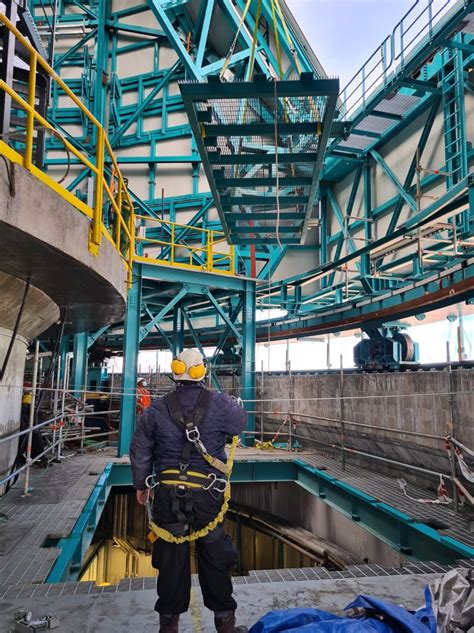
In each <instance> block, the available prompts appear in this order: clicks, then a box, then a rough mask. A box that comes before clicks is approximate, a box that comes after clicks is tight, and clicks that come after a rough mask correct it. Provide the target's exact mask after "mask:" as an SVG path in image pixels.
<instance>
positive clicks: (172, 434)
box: [130, 383, 247, 490]
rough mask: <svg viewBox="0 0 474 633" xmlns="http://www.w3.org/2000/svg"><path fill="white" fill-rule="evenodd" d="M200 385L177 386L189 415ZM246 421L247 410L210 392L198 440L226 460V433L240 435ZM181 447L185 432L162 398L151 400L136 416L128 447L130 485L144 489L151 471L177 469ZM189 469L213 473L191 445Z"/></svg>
mask: <svg viewBox="0 0 474 633" xmlns="http://www.w3.org/2000/svg"><path fill="white" fill-rule="evenodd" d="M202 388H203V387H202V385H201V384H199V383H197V384H191V385H178V386H177V388H176V394H177V396H178V399H179V402H180V404H181V407H182V409H183V412H184V413H185V414H186V413H187V414H190V413H191V412H192V411H193V410H194V408H195V406H196V403H197V400H198V397H199V394H200V393H201V389H202ZM246 424H247V413H246V412H245V411H244V409H243V408H242V407H241V405H240V404H239V403H238V402H237V400H236V399H235V398H232V397H231V396H228V395H227V394H225V393H220V392H218V391H213V392H212V393H211V398H210V401H209V407H208V409H207V412H206V415H205V416H204V418H203V420H202V421H201V423H200V425H199V432H200V434H201V440H202V442H203V444H204V446H205V447H206V449H207V451H208V453H210V455H212V456H213V457H217V458H218V459H220V460H221V461H224V462H225V461H226V454H225V450H224V447H225V440H226V436H228V435H239V433H241V432H242V431H243V430H244V428H245V425H246ZM183 446H184V433H183V431H182V430H181V429H180V428H178V426H177V425H176V423H175V422H173V420H172V419H171V417H170V414H169V412H168V407H167V406H166V403H165V400H164V398H158V399H156V400H154V401H153V403H152V404H151V406H150V407H148V409H145V411H144V412H143V413H142V415H141V416H140V417H139V418H138V422H137V427H136V429H135V433H134V435H133V439H132V444H131V446H130V461H131V464H132V475H133V485H134V487H135V488H136V489H137V490H144V489H145V479H146V478H147V477H148V475H151V474H152V473H153V472H159V471H160V470H164V469H166V468H177V466H178V464H179V458H180V457H181V452H182V450H183ZM190 469H191V470H198V471H200V472H204V473H211V472H215V473H216V474H218V475H219V476H222V475H221V474H220V473H219V472H218V471H216V470H215V469H213V468H212V467H211V466H209V464H208V463H207V462H206V461H205V460H204V459H203V458H202V457H201V455H200V454H199V453H198V451H197V450H196V449H195V448H193V450H192V452H191V460H190Z"/></svg>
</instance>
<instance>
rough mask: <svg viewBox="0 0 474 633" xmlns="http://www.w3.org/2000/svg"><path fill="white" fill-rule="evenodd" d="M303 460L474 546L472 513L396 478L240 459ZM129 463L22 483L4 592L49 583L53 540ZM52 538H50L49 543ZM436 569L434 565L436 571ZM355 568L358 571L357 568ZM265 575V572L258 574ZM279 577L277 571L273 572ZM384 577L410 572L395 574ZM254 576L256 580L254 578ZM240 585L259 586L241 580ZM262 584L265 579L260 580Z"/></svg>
mask: <svg viewBox="0 0 474 633" xmlns="http://www.w3.org/2000/svg"><path fill="white" fill-rule="evenodd" d="M295 458H297V459H300V460H302V461H304V462H306V463H307V464H310V465H311V466H313V467H314V468H318V469H323V470H324V471H325V472H327V473H329V474H331V475H333V476H334V477H336V478H337V479H339V480H340V481H344V482H346V483H348V484H350V485H351V486H353V487H354V488H358V489H359V490H362V491H363V492H365V493H366V494H369V495H371V496H374V497H376V498H377V499H379V500H380V501H382V502H384V503H387V504H389V505H391V506H392V507H393V508H395V509H397V510H399V511H400V512H403V513H405V514H408V515H409V516H411V517H413V518H414V519H415V520H416V521H420V522H426V521H430V520H432V519H437V520H440V521H442V522H444V523H446V524H448V525H450V526H451V527H450V528H449V529H447V530H442V531H440V533H442V534H443V535H447V536H450V537H452V538H454V539H457V540H458V541H460V542H462V543H464V544H465V545H468V546H470V547H474V532H473V531H472V525H473V524H472V517H471V516H470V515H468V514H467V513H464V514H456V513H454V512H453V511H452V510H450V509H449V508H446V507H444V506H443V507H438V506H436V507H430V506H422V505H421V504H420V505H418V504H416V503H414V502H412V501H410V500H409V499H407V498H406V497H404V496H403V494H402V493H401V491H400V489H399V488H398V486H397V483H396V481H395V480H394V479H392V478H390V477H386V476H384V475H379V474H377V473H374V472H371V471H367V470H361V469H359V468H356V467H353V466H350V465H348V466H347V468H346V470H345V471H343V470H342V468H341V466H340V464H339V463H337V462H336V461H335V460H333V459H331V458H329V457H325V456H323V455H317V454H315V453H298V454H296V455H295V454H294V453H287V452H286V451H272V452H271V453H268V452H263V453H262V451H257V450H254V449H240V450H239V453H238V457H237V460H238V461H248V460H251V461H256V460H259V461H260V460H261V461H275V460H276V461H279V460H283V461H287V460H294V459H295ZM111 462H113V463H118V464H120V463H121V464H127V463H128V461H127V459H118V458H115V457H114V454H113V452H112V449H109V450H108V451H107V452H105V453H101V454H89V455H83V456H75V457H71V458H68V459H66V460H65V461H63V462H62V463H61V464H56V465H54V466H53V467H52V468H49V469H48V470H46V471H44V470H37V469H34V470H33V471H32V486H33V494H32V495H31V496H30V497H28V498H27V499H23V498H22V497H21V492H22V487H21V481H20V482H17V483H16V485H15V487H14V488H13V489H12V490H11V492H9V493H8V495H7V496H6V497H5V498H4V499H2V500H0V513H4V514H6V515H7V516H8V518H9V520H8V521H7V522H6V523H3V524H1V525H0V579H1V581H0V590H1V591H3V592H5V591H6V589H7V588H8V587H11V586H12V585H14V586H18V587H24V586H26V585H37V584H42V583H44V582H45V581H46V579H47V577H48V575H49V573H50V571H51V569H52V567H53V565H54V563H55V561H56V560H57V558H58V556H59V553H60V550H59V549H58V548H56V547H51V546H49V543H50V542H51V541H50V539H60V538H65V537H67V536H68V535H69V534H70V532H71V530H72V528H73V526H74V525H75V524H76V522H77V520H78V518H79V516H80V515H81V512H82V510H83V509H84V506H85V504H86V501H87V500H88V499H89V497H90V495H91V493H92V491H93V490H94V487H95V486H96V484H97V481H98V480H99V478H100V476H101V475H102V474H103V472H104V469H105V467H106V466H107V464H110V463H111ZM412 493H413V494H414V495H416V496H420V497H421V496H423V497H425V496H427V494H429V493H427V492H426V491H424V490H421V489H418V488H416V487H415V486H413V487H412ZM48 539H49V540H48ZM433 566H434V567H433ZM410 567H413V569H414V571H413V573H434V572H436V571H443V570H444V569H445V567H443V566H442V565H437V564H435V563H418V562H417V563H410V564H409V565H408V566H406V565H405V566H404V567H403V569H408V568H410ZM365 568H366V571H367V573H368V574H369V575H370V574H372V573H373V572H374V571H377V569H379V570H381V569H382V568H381V567H380V566H378V565H368V566H360V573H352V572H350V573H349V572H348V571H347V570H345V571H342V572H337V573H340V574H342V576H337V577H345V574H346V572H347V573H348V575H349V577H351V576H353V577H358V576H360V575H362V576H363V575H364V569H365ZM351 569H352V568H351ZM256 573H257V574H260V572H256ZM265 573H266V572H265ZM268 573H269V574H270V573H271V574H273V572H268ZM291 573H292V572H291V570H284V571H281V572H278V573H277V574H274V575H276V577H277V580H278V578H280V580H281V579H283V580H284V579H285V576H288V574H290V576H289V577H288V579H291V578H292V576H291ZM307 573H310V574H312V575H313V576H314V574H316V576H315V577H319V578H322V577H330V578H332V577H334V576H332V575H329V576H328V574H333V573H334V572H327V571H326V570H323V569H317V570H315V571H311V572H307ZM384 573H405V572H403V571H398V572H397V571H393V572H384ZM249 578H250V577H249ZM235 582H236V583H240V582H244V583H246V582H257V581H249V580H248V579H247V580H238V579H237V578H236V579H235ZM258 582H260V581H258Z"/></svg>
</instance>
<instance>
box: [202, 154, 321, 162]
mask: <svg viewBox="0 0 474 633" xmlns="http://www.w3.org/2000/svg"><path fill="white" fill-rule="evenodd" d="M207 155H208V158H209V163H210V164H211V165H274V164H275V163H276V156H275V153H274V152H268V153H260V154H255V155H250V154H219V153H218V152H208V153H207ZM317 158H318V154H317V153H316V152H294V153H292V152H278V163H279V164H280V165H283V164H284V163H291V164H295V163H314V162H315V160H316V159H317Z"/></svg>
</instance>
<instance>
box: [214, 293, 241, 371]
mask: <svg viewBox="0 0 474 633" xmlns="http://www.w3.org/2000/svg"><path fill="white" fill-rule="evenodd" d="M243 305H244V301H243V299H242V297H240V299H239V301H238V303H237V305H236V307H235V308H234V309H233V310H232V312H231V313H230V315H229V318H230V320H231V321H232V323H234V324H235V323H236V321H237V318H238V316H239V313H240V311H241V310H242V307H243ZM231 332H232V330H231V328H230V327H229V326H228V325H226V327H225V329H224V331H223V333H222V336H221V337H220V339H219V341H218V343H217V345H216V349H215V350H214V354H213V355H212V359H211V364H213V363H215V362H216V360H217V357H218V355H219V353H220V351H221V350H222V349H223V348H224V345H225V343H226V341H227V339H228V338H229V336H230V333H231Z"/></svg>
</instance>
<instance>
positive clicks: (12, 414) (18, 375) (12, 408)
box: [0, 272, 59, 493]
mask: <svg viewBox="0 0 474 633" xmlns="http://www.w3.org/2000/svg"><path fill="white" fill-rule="evenodd" d="M25 285H26V283H25V282H24V281H22V280H21V279H18V278H16V277H12V276H11V275H7V274H6V273H1V272H0V367H2V366H3V364H4V359H5V358H6V355H7V351H8V347H9V345H10V341H11V338H12V336H13V329H14V327H15V322H16V319H17V316H18V314H19V310H20V306H21V303H22V299H23V295H24V291H25ZM58 318H59V308H58V306H57V305H56V304H55V303H54V302H53V301H52V300H51V299H50V298H49V297H48V296H47V295H46V294H45V293H44V292H42V291H41V290H39V289H38V288H35V287H34V286H30V288H29V290H28V294H27V296H26V300H25V305H24V309H23V313H22V315H21V319H20V322H19V327H18V333H17V336H16V338H15V342H14V345H13V348H12V352H11V355H10V358H9V360H8V364H7V366H6V371H5V374H4V376H3V379H2V380H1V381H0V438H2V437H5V436H8V435H12V434H13V433H15V432H16V431H18V429H19V427H20V414H21V398H22V393H23V388H22V385H23V374H24V370H25V358H26V352H27V348H28V342H29V341H31V340H32V339H34V338H35V337H36V336H38V334H40V333H41V332H43V331H44V330H46V329H47V328H48V327H49V326H50V325H52V324H53V323H54V322H55V321H57V320H58ZM17 450H18V438H15V439H13V440H11V441H7V442H2V443H0V479H3V478H4V477H5V475H7V474H8V473H9V471H10V469H11V467H12V465H13V463H14V461H15V457H16V454H17ZM1 492H2V487H1V486H0V493H1Z"/></svg>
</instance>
